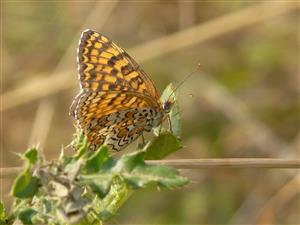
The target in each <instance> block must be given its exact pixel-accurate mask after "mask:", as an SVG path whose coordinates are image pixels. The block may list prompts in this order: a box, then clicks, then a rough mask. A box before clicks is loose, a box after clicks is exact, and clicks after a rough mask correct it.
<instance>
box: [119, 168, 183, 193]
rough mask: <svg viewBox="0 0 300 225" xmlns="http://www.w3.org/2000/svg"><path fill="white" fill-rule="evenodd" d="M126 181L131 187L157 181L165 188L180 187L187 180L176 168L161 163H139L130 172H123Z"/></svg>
mask: <svg viewBox="0 0 300 225" xmlns="http://www.w3.org/2000/svg"><path fill="white" fill-rule="evenodd" d="M124 177H125V179H126V181H127V183H128V184H129V185H130V186H131V187H133V188H141V187H144V186H146V185H147V184H149V183H154V182H155V183H157V184H158V185H159V186H162V187H166V188H169V189H170V188H175V187H181V186H183V185H185V184H187V182H188V180H187V178H185V177H182V176H180V175H179V173H178V172H177V170H176V169H174V168H171V167H166V166H161V165H146V164H145V165H140V166H137V167H136V168H135V169H134V170H133V171H132V172H131V173H126V174H124Z"/></svg>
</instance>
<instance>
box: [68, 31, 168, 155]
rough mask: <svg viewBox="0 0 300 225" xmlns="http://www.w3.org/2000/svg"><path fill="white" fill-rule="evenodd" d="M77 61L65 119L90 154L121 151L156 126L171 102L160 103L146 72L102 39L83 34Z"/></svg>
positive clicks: (96, 35) (92, 34) (87, 32)
mask: <svg viewBox="0 0 300 225" xmlns="http://www.w3.org/2000/svg"><path fill="white" fill-rule="evenodd" d="M77 61H78V72H79V80H80V88H81V91H80V93H79V94H78V95H77V96H76V97H75V99H74V101H73V103H72V105H71V108H70V114H71V115H72V116H73V117H74V119H75V125H76V126H77V127H78V128H80V129H81V130H83V132H84V133H85V135H86V136H87V138H88V141H89V142H90V148H91V149H96V148H98V147H100V146H101V145H102V144H107V145H108V146H110V147H111V148H112V149H113V150H116V151H119V150H122V149H123V148H125V147H126V146H127V145H128V144H130V143H131V142H133V141H134V140H135V139H137V138H138V137H139V136H140V135H141V134H142V133H143V132H145V131H146V132H149V131H151V129H152V128H154V127H157V126H158V125H160V124H161V123H162V121H163V119H164V118H165V116H166V115H167V113H168V111H169V109H170V107H171V105H172V102H171V101H170V102H169V101H166V102H164V103H162V102H161V101H160V98H159V94H158V92H157V90H156V88H155V86H154V84H153V82H152V81H151V79H150V78H149V77H148V76H147V75H146V73H145V72H144V71H143V70H142V69H141V68H140V67H139V65H138V64H137V63H136V62H135V61H134V60H133V59H132V58H131V57H130V56H129V55H128V54H127V53H126V52H125V51H124V50H122V49H121V48H120V47H119V46H117V45H116V44H115V43H113V42H112V41H111V40H109V39H108V38H107V37H105V36H104V35H101V34H99V33H98V32H95V31H92V30H86V31H84V32H83V33H82V36H81V38H80V41H79V47H78V58H77Z"/></svg>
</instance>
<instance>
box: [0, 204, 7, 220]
mask: <svg viewBox="0 0 300 225" xmlns="http://www.w3.org/2000/svg"><path fill="white" fill-rule="evenodd" d="M5 220H6V210H5V207H4V204H3V203H2V202H0V221H5Z"/></svg>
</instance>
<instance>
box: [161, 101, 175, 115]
mask: <svg viewBox="0 0 300 225" xmlns="http://www.w3.org/2000/svg"><path fill="white" fill-rule="evenodd" d="M173 103H174V102H171V101H165V102H164V103H163V109H164V111H165V113H169V112H170V111H171V108H172V106H173Z"/></svg>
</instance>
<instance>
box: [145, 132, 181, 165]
mask: <svg viewBox="0 0 300 225" xmlns="http://www.w3.org/2000/svg"><path fill="white" fill-rule="evenodd" d="M181 147H182V146H181V144H180V141H179V140H178V138H177V137H176V136H175V135H174V134H172V133H169V132H164V133H160V134H159V136H158V137H156V138H154V139H153V140H152V141H151V142H150V143H149V145H147V146H146V147H145V151H146V153H145V159H147V160H150V159H163V158H164V157H166V156H167V155H169V154H171V153H173V152H175V151H177V150H178V149H180V148H181Z"/></svg>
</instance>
